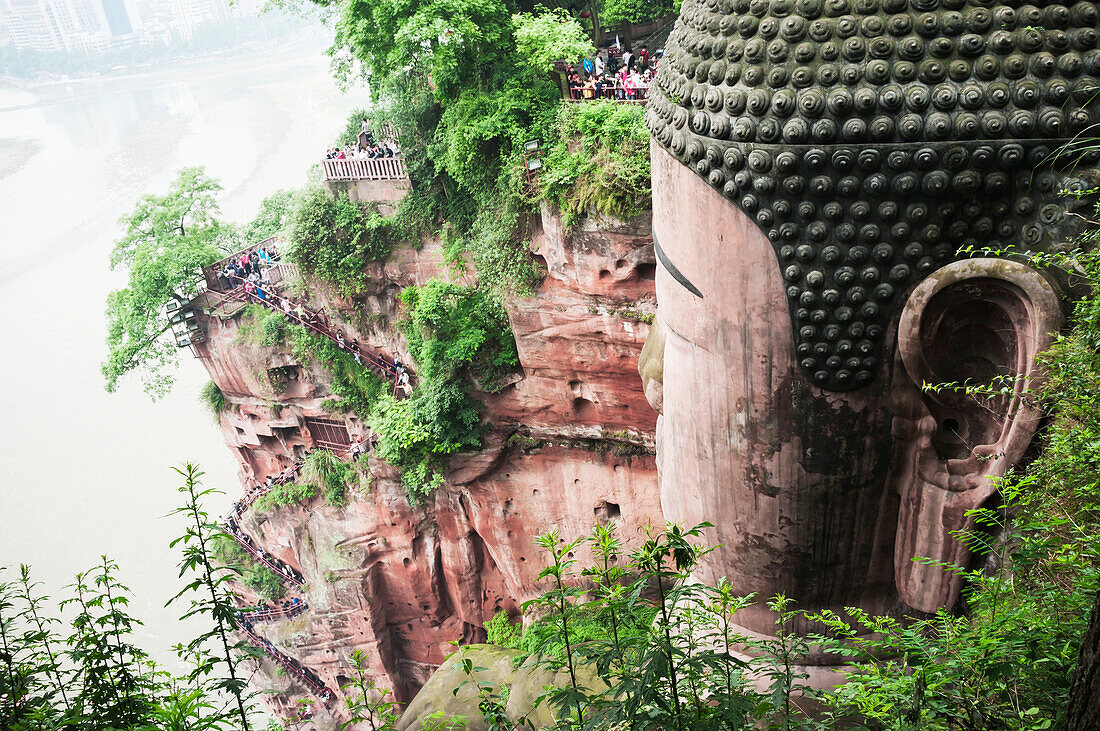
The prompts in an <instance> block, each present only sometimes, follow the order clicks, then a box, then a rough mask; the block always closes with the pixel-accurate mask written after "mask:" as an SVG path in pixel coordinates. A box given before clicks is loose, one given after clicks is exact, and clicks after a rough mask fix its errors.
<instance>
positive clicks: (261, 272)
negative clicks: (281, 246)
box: [218, 243, 279, 300]
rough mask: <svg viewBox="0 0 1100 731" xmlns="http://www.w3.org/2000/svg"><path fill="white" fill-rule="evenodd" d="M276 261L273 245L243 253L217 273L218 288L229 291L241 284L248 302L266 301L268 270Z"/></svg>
mask: <svg viewBox="0 0 1100 731" xmlns="http://www.w3.org/2000/svg"><path fill="white" fill-rule="evenodd" d="M277 261H279V250H278V248H276V245H275V244H274V243H271V244H268V245H265V246H260V247H257V248H255V249H253V250H252V251H244V252H242V253H241V255H240V256H235V258H233V259H230V260H229V261H228V262H227V263H226V265H225V267H223V268H222V270H221V271H220V272H218V285H219V288H220V289H221V290H222V291H229V290H231V289H233V288H234V287H236V286H237V285H238V284H243V285H244V289H245V292H247V293H248V295H249V300H254V299H255V300H266V299H267V296H268V293H269V291H270V286H271V278H270V275H269V274H268V269H269V268H270V267H271V266H272V265H273V264H275V262H277Z"/></svg>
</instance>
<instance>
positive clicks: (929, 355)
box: [898, 259, 1062, 475]
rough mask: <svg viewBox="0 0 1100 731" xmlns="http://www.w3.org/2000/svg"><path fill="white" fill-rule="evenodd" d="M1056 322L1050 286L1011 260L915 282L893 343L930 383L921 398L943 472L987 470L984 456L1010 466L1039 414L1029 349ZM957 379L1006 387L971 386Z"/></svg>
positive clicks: (1035, 350) (965, 265)
mask: <svg viewBox="0 0 1100 731" xmlns="http://www.w3.org/2000/svg"><path fill="white" fill-rule="evenodd" d="M1061 326H1062V309H1061V305H1060V303H1059V298H1058V295H1057V294H1056V293H1055V291H1054V288H1053V287H1052V286H1051V284H1050V283H1049V282H1048V281H1047V279H1046V278H1045V277H1044V276H1043V275H1042V274H1040V273H1039V272H1037V271H1036V270H1034V269H1032V268H1030V267H1027V266H1025V265H1023V264H1020V263H1017V262H1014V261H1008V260H1005V259H965V260H962V261H957V262H954V263H952V264H949V265H947V266H945V267H943V268H942V269H939V270H938V271H936V272H934V273H933V274H932V275H931V276H929V277H928V278H927V279H925V280H924V281H923V282H921V283H920V284H919V285H918V286H917V287H916V288H915V289H914V290H913V293H912V294H911V295H910V296H909V299H908V300H907V302H906V304H905V309H904V310H903V311H902V315H901V322H900V323H899V325H898V352H899V354H900V355H901V360H902V363H903V364H904V366H905V371H906V373H907V374H908V376H909V378H910V379H911V380H912V382H913V383H914V384H915V385H916V386H918V387H923V386H924V385H925V384H929V385H930V386H931V388H929V389H927V390H925V391H924V402H925V404H926V405H927V406H928V409H929V411H931V413H932V416H933V417H934V418H935V419H936V433H935V435H934V437H933V440H932V442H933V446H934V448H935V449H936V452H937V455H938V457H939V459H940V461H942V462H944V463H945V464H946V467H947V471H948V472H949V473H953V474H957V475H962V474H964V473H965V472H966V471H967V470H977V471H979V472H982V473H983V474H986V475H988V474H990V473H991V472H990V469H989V465H988V464H985V463H987V462H988V461H989V460H990V459H994V460H1001V461H1004V462H1006V463H1007V465H1006V467H1007V466H1009V465H1011V464H1013V463H1015V462H1016V461H1017V460H1018V459H1019V458H1020V456H1021V455H1022V454H1023V453H1024V450H1025V449H1026V448H1027V445H1028V444H1029V443H1030V442H1031V439H1032V437H1033V436H1034V435H1035V430H1036V428H1037V427H1038V422H1039V419H1040V418H1041V412H1040V410H1039V408H1038V407H1037V405H1036V404H1035V400H1034V398H1031V397H1029V393H1030V392H1031V391H1032V390H1033V389H1034V388H1035V386H1036V385H1037V384H1038V376H1039V374H1038V370H1037V367H1036V356H1037V355H1038V354H1039V353H1040V352H1042V351H1043V350H1045V349H1046V348H1047V347H1049V346H1050V344H1051V342H1052V341H1053V338H1054V336H1055V334H1056V333H1057V332H1058V330H1059V329H1060V328H1061ZM942 384H954V385H953V386H947V387H945V386H943V385H942ZM964 384H965V385H974V386H983V385H988V386H991V387H992V390H994V391H1003V394H1002V395H997V396H992V397H991V396H989V395H982V394H974V395H968V394H966V393H964V392H963V390H962V389H961V388H960V387H961V386H963V385H964ZM979 462H980V463H982V464H979ZM983 464H984V466H983ZM1000 473H1001V474H1003V473H1004V470H1003V469H1002V470H1000Z"/></svg>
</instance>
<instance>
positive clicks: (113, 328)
mask: <svg viewBox="0 0 1100 731" xmlns="http://www.w3.org/2000/svg"><path fill="white" fill-rule="evenodd" d="M220 190H221V185H219V184H218V182H217V181H216V180H214V179H213V178H210V177H208V176H207V175H206V173H205V172H203V170H202V168H185V169H183V170H181V171H180V172H179V175H178V176H177V177H176V180H175V182H174V183H172V186H171V188H170V189H169V190H168V193H167V194H166V195H163V196H158V195H152V194H149V195H145V196H144V197H142V198H141V200H140V201H138V204H137V207H136V208H135V209H134V212H133V213H131V214H130V215H128V216H126V217H124V218H123V219H122V225H123V226H124V228H125V234H124V235H123V237H122V238H121V239H119V241H118V242H117V243H116V244H115V247H114V250H113V251H112V252H111V269H119V268H122V269H124V270H125V271H126V272H127V274H128V278H129V281H128V283H127V286H126V287H124V288H123V289H118V290H115V291H114V292H111V293H110V294H109V295H108V296H107V348H108V353H107V361H106V362H105V363H104V364H103V365H102V371H103V377H104V378H105V379H106V387H107V390H108V391H109V392H114V391H115V390H116V389H117V388H118V383H119V379H120V378H122V376H124V375H125V374H127V373H129V372H130V371H133V370H138V369H140V370H142V371H143V372H144V378H143V380H144V385H145V390H146V392H147V393H148V394H149V395H150V396H152V397H153V398H159V397H160V396H163V395H164V394H166V393H167V392H168V391H169V389H171V387H172V382H173V379H172V377H171V375H170V374H169V373H168V371H169V369H170V367H171V366H173V365H175V364H176V362H177V360H178V356H177V350H178V349H177V348H176V345H175V343H174V342H173V341H172V339H171V338H169V337H167V336H166V334H167V333H168V330H169V323H168V318H167V315H166V314H165V311H164V307H165V305H166V304H167V303H168V301H169V299H170V298H172V297H173V295H178V296H181V297H184V298H189V297H192V296H193V295H195V294H196V293H197V291H198V286H199V282H200V281H201V279H202V267H204V266H207V265H208V264H211V263H213V262H214V261H216V260H217V259H218V257H219V253H220V251H221V249H220V248H219V246H221V247H223V248H228V244H229V241H230V240H231V238H232V227H230V226H228V225H226V224H224V223H222V222H221V221H220V220H219V219H218V218H217V214H218V204H217V200H216V195H217V193H218V191H220Z"/></svg>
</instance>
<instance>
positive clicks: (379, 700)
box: [340, 650, 401, 731]
mask: <svg viewBox="0 0 1100 731" xmlns="http://www.w3.org/2000/svg"><path fill="white" fill-rule="evenodd" d="M348 659H349V660H350V662H351V667H352V672H353V673H354V678H353V679H352V680H351V681H349V682H348V683H346V684H345V685H343V686H341V688H340V690H341V691H343V693H344V696H345V697H346V698H347V700H346V701H345V703H346V706H347V710H348V714H349V716H350V718H349V720H347V721H346V722H344V723H342V724H340V731H344V730H345V729H355V728H369V729H370V730H371V731H396V728H397V727H396V724H397V720H398V718H399V717H400V715H401V714H400V712H399V711H400V707H399V706H398V704H397V703H396V702H395V701H393V700H390V692H389V691H388V690H386V689H385V688H378V687H377V686H376V685H375V682H374V680H373V679H372V678H371V677H370V676H369V670H370V668H369V666H368V665H367V658H366V656H365V655H364V654H363V651H362V650H352V653H351V656H350V657H349V658H348ZM358 724H363V725H358Z"/></svg>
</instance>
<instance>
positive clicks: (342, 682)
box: [336, 675, 351, 688]
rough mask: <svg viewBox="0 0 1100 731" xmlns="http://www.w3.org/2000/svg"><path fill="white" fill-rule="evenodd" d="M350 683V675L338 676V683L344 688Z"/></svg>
mask: <svg viewBox="0 0 1100 731" xmlns="http://www.w3.org/2000/svg"><path fill="white" fill-rule="evenodd" d="M350 683H351V678H349V677H348V676H346V675H337V676H336V685H337V686H338V687H340V688H343V687H344V686H345V685H348V684H350Z"/></svg>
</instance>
